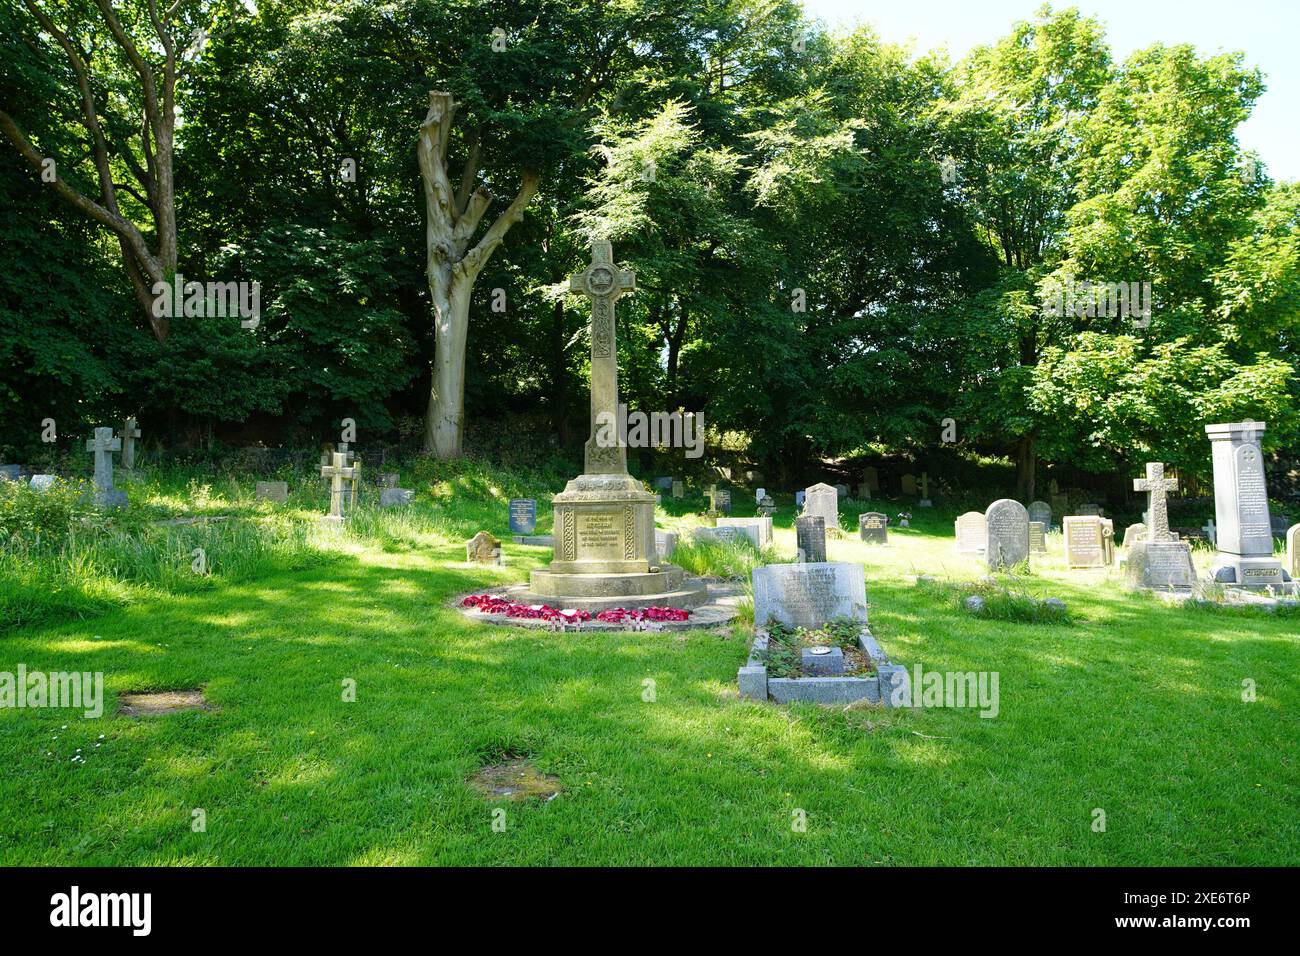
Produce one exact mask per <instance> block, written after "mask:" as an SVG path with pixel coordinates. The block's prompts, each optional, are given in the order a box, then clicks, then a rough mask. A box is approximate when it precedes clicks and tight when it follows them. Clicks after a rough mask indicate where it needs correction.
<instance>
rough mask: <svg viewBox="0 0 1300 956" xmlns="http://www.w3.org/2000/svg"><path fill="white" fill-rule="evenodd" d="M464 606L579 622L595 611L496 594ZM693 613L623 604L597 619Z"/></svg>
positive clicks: (468, 600)
mask: <svg viewBox="0 0 1300 956" xmlns="http://www.w3.org/2000/svg"><path fill="white" fill-rule="evenodd" d="M460 606H461V607H472V608H474V609H475V610H477V611H479V612H480V613H482V614H504V615H505V616H506V617H522V618H529V619H532V620H541V621H564V622H566V623H570V624H572V623H578V622H581V621H590V620H591V615H590V614H588V613H587V612H586V611H577V610H574V609H572V608H566V609H564V610H560V609H559V608H554V607H551V606H550V605H549V604H520V603H518V602H517V601H507V600H506V599H505V598H503V597H498V596H496V595H493V594H471V595H470V596H469V597H467V598H465V599H464V600H463V601H461V602H460ZM690 616H691V612H690V611H686V610H683V609H682V608H679V607H647V608H632V609H629V608H622V607H614V608H610V609H608V610H605V611H601V612H600V613H599V614H597V615H596V620H598V621H602V622H604V623H605V624H627V623H632V622H636V621H685V620H687V619H688V618H689V617H690Z"/></svg>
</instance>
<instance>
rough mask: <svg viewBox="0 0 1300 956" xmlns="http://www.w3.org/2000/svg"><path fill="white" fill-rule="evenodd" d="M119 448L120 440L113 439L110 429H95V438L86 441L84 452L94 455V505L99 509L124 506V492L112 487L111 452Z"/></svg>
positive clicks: (120, 446)
mask: <svg viewBox="0 0 1300 956" xmlns="http://www.w3.org/2000/svg"><path fill="white" fill-rule="evenodd" d="M121 448H122V439H120V438H114V437H113V429H111V428H96V429H95V437H94V438H88V439H86V450H87V451H91V452H94V453H95V504H97V505H99V506H100V507H101V508H120V507H122V506H123V505H125V504H126V494H125V492H121V491H118V490H117V489H116V488H114V487H113V452H115V451H120V450H121Z"/></svg>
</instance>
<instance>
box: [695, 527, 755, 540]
mask: <svg viewBox="0 0 1300 956" xmlns="http://www.w3.org/2000/svg"><path fill="white" fill-rule="evenodd" d="M691 537H692V538H693V539H694V540H696V541H704V542H711V543H715V544H735V543H736V542H738V541H748V540H749V535H747V534H746V533H745V529H744V528H736V527H733V526H729V525H722V526H721V527H716V528H715V527H709V526H707V525H706V526H704V527H701V528H696V529H694V530H693V531H692V532H691Z"/></svg>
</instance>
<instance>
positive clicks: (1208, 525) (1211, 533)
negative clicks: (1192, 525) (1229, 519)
mask: <svg viewBox="0 0 1300 956" xmlns="http://www.w3.org/2000/svg"><path fill="white" fill-rule="evenodd" d="M1218 530H1219V529H1218V528H1216V527H1215V526H1214V519H1213V518H1211V519H1210V520H1208V521H1207V522H1205V524H1203V525H1201V531H1202V532H1204V533H1205V540H1206V541H1208V542H1210V544H1218Z"/></svg>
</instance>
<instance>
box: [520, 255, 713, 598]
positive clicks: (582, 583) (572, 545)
mask: <svg viewBox="0 0 1300 956" xmlns="http://www.w3.org/2000/svg"><path fill="white" fill-rule="evenodd" d="M569 288H570V289H571V290H572V291H574V292H580V293H582V294H583V295H585V296H587V298H588V299H589V300H590V301H591V325H590V332H591V432H590V437H589V438H588V439H587V444H586V447H585V449H584V461H585V466H584V470H583V473H582V474H581V475H579V476H578V477H577V478H574V479H573V480H571V481H570V482H569V483H568V484H567V485H566V486H565V488H564V491H562V492H560V493H559V494H557V495H556V496H555V498H554V501H553V503H552V514H553V515H554V521H555V550H554V554H553V558H552V560H551V564H550V566H549V567H546V568H540V569H538V570H535V571H533V572H532V573H531V574H530V576H529V584H528V589H527V590H526V591H524V592H522V593H520V594H518V595H513V597H514V599H515V600H518V601H520V602H522V603H546V604H551V605H558V606H559V607H564V608H576V609H578V610H583V611H588V612H598V611H602V610H605V609H607V608H613V607H626V608H637V607H650V606H654V605H666V606H671V607H680V608H693V607H698V606H699V605H701V604H704V603H705V602H706V601H707V600H708V588H707V587H706V586H705V584H704V583H703V582H702V581H699V580H696V579H687V578H686V575H685V572H684V571H683V570H682V569H681V568H679V567H675V566H673V565H671V564H666V563H665V564H661V563H659V560H658V555H657V553H656V549H655V524H654V516H655V496H654V494H653V493H651V492H649V491H646V490H645V489H644V488H643V487H642V486H641V482H639V481H637V480H636V479H635V478H633V477H632V476H631V475H629V474H628V471H627V447H626V445H625V444H624V442H623V440H622V437H621V436H620V435H619V433H618V428H617V424H616V423H617V421H618V347H617V332H616V325H615V321H614V303H615V302H617V301H618V299H619V297H620V296H622V295H624V294H625V293H628V292H631V291H633V290H635V289H636V277H635V276H634V275H633V274H632V273H631V272H628V271H625V270H623V269H620V268H618V266H616V265H615V264H614V256H613V249H612V247H611V246H610V244H609V243H608V242H602V241H597V242H593V243H592V244H591V263H590V264H589V265H588V266H587V268H586V269H584V270H583V271H582V272H580V273H579V274H578V275H575V276H574V277H573V278H572V279H570V280H569Z"/></svg>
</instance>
